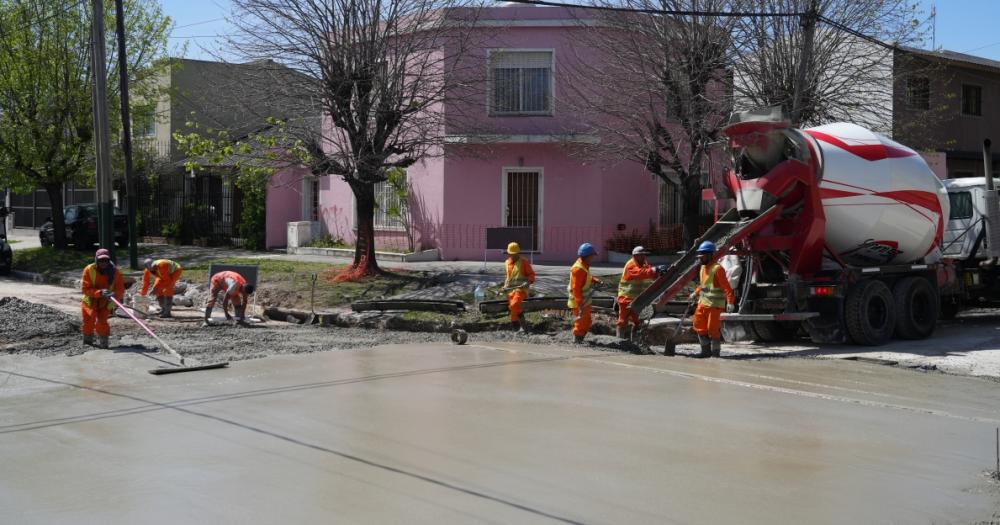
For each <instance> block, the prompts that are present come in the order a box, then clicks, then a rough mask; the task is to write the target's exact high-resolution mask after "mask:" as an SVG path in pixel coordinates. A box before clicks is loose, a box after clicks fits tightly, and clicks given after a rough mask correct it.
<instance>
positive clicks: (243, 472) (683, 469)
mask: <svg viewBox="0 0 1000 525" xmlns="http://www.w3.org/2000/svg"><path fill="white" fill-rule="evenodd" d="M155 366H158V363H156V362H154V361H153V360H152V359H150V358H149V357H146V356H141V355H134V354H115V353H112V352H90V353H87V354H85V355H83V356H79V357H76V358H49V359H32V358H27V359H26V358H18V357H16V356H15V357H3V358H0V457H2V459H3V469H2V470H0V523H102V524H116V523H214V524H223V523H505V524H506V523H610V524H620V523H778V522H785V523H845V522H847V523H851V522H856V523H871V522H895V523H932V522H937V523H941V522H951V523H965V522H975V521H978V520H987V519H990V518H991V517H992V516H994V513H995V512H996V509H1000V506H998V502H1000V499H998V491H997V487H996V486H995V485H992V484H991V483H990V482H989V481H988V480H987V478H986V475H985V474H984V472H985V471H986V470H987V469H988V468H990V467H991V465H993V462H994V446H995V444H994V441H993V436H994V428H995V427H996V426H998V425H1000V393H998V388H997V385H996V384H995V383H991V382H988V381H984V380H980V379H974V378H960V377H952V376H945V375H942V374H924V373H917V372H913V371H906V370H897V369H892V368H888V367H882V366H877V365H870V364H864V363H844V362H828V361H810V360H795V361H769V362H740V361H731V360H708V361H696V360H688V359H683V358H674V359H670V358H662V357H651V356H630V355H614V354H607V353H603V352H587V351H586V350H583V351H581V350H570V349H561V348H553V347H537V346H528V345H490V346H477V345H474V344H473V345H468V346H462V347H458V346H451V345H447V346H446V345H433V344H424V345H411V346H392V347H381V348H377V349H375V350H363V351H349V352H345V351H341V352H327V353H318V354H310V355H304V356H286V357H274V358H267V359H260V360H251V361H242V362H236V363H233V365H232V368H229V369H222V370H213V371H205V372H192V373H185V374H175V375H170V376H163V377H154V376H151V375H149V374H147V373H146V372H145V370H146V369H147V368H151V367H155Z"/></svg>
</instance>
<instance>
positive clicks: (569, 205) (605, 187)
mask: <svg viewBox="0 0 1000 525" xmlns="http://www.w3.org/2000/svg"><path fill="white" fill-rule="evenodd" d="M470 149H472V150H473V151H466V152H463V155H462V156H458V155H453V156H446V160H445V176H444V203H445V205H444V217H443V218H444V220H443V222H442V223H441V224H440V225H439V226H438V230H439V232H440V235H439V237H440V239H441V243H442V257H443V258H445V259H449V260H450V259H473V260H476V259H481V258H483V255H484V254H483V250H484V248H485V229H486V228H491V227H498V226H504V225H505V223H504V209H503V207H502V203H503V200H504V196H503V192H502V187H503V177H504V170H505V168H511V169H523V170H529V169H532V168H537V169H539V170H540V171H541V173H542V182H541V184H542V195H541V227H540V239H539V241H540V245H541V246H540V248H541V251H540V252H539V253H536V254H535V256H534V259H535V260H540V261H570V260H572V259H573V258H574V257H575V256H576V250H577V248H578V247H579V246H580V244H581V243H583V242H590V243H592V244H594V246H596V247H597V248H598V250H599V251H600V252H601V254H600V259H601V260H604V258H605V257H606V253H605V250H604V249H603V246H604V241H606V240H607V239H608V238H609V237H610V236H611V234H612V233H613V232H614V229H615V226H616V225H617V224H625V225H627V227H628V228H629V229H631V228H632V227H636V228H638V229H639V230H640V231H645V229H646V228H647V227H648V225H649V221H650V220H653V219H655V218H656V210H657V208H656V207H657V196H658V193H657V188H658V186H657V185H656V182H655V181H653V180H652V179H651V178H650V177H649V175H648V174H647V173H645V171H644V169H643V168H642V166H640V165H638V164H636V163H632V162H626V161H622V162H619V163H596V162H595V163H586V164H584V163H582V162H581V161H580V160H579V159H577V158H574V157H572V156H570V155H569V154H568V152H567V151H566V150H565V149H564V148H563V147H561V146H559V145H555V144H508V145H502V146H500V145H496V146H492V147H491V148H490V149H489V151H486V150H484V149H479V150H478V151H477V150H476V148H470ZM477 152H478V153H481V154H482V155H478V156H477V155H475V153H477ZM486 153H488V155H487V154H486ZM486 255H487V258H488V259H490V260H499V259H501V258H502V257H503V255H502V254H501V253H500V252H499V251H498V252H496V253H489V254H486Z"/></svg>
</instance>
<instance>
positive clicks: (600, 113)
mask: <svg viewBox="0 0 1000 525" xmlns="http://www.w3.org/2000/svg"><path fill="white" fill-rule="evenodd" d="M731 3H732V2H730V1H729V0H625V1H623V2H617V1H616V2H611V1H607V2H605V0H595V4H594V5H596V6H598V7H602V8H608V7H614V8H626V9H630V10H634V11H635V12H624V11H612V10H600V11H590V12H588V14H587V19H583V18H581V23H585V24H586V25H587V26H588V30H586V31H579V32H578V35H579V36H578V37H577V38H579V45H578V46H577V50H578V52H577V53H576V56H573V57H570V58H569V64H568V69H570V70H571V71H572V75H573V76H574V77H576V78H575V79H574V80H573V81H572V82H571V83H570V84H571V85H572V86H573V87H572V89H573V90H574V91H575V93H574V95H575V96H574V97H572V98H573V99H574V100H573V101H572V102H570V103H571V104H573V105H575V106H576V108H575V109H576V110H577V112H578V114H579V115H580V118H582V119H584V120H585V121H586V123H587V125H588V126H589V127H590V128H591V129H592V130H593V132H594V133H595V134H596V135H598V136H599V137H600V141H599V143H597V144H593V145H590V146H588V147H587V148H586V149H585V153H586V152H589V153H592V154H597V155H601V156H605V157H610V158H626V159H631V160H634V161H637V162H640V163H642V164H643V165H645V166H646V169H648V170H649V172H650V173H652V174H653V175H655V176H657V177H659V178H660V179H662V180H663V181H664V182H665V183H667V184H672V185H675V186H678V187H679V188H680V190H681V192H680V193H681V201H682V206H681V220H682V223H683V228H684V240H685V243H690V242H693V240H694V239H696V238H697V237H698V235H699V232H698V226H699V224H698V221H699V214H700V208H701V200H702V199H701V189H702V186H703V178H704V176H705V175H706V174H707V173H708V170H709V166H710V163H711V161H712V155H711V151H710V150H711V148H712V147H713V143H714V142H716V141H717V139H718V137H719V133H720V131H721V128H722V126H723V125H724V124H725V122H726V117H727V116H728V113H729V111H730V107H731V99H730V90H729V88H728V84H729V73H728V71H729V63H728V59H729V48H730V38H729V37H730V34H731V33H732V31H733V29H734V26H735V24H736V20H735V19H734V18H732V17H718V16H705V15H702V14H699V15H679V14H678V15H670V14H662V13H651V12H652V11H699V12H706V11H724V10H726V9H727V8H728V7H730V5H731ZM642 11H645V12H642ZM564 63H565V61H564Z"/></svg>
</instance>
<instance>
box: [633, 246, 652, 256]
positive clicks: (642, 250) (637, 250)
mask: <svg viewBox="0 0 1000 525" xmlns="http://www.w3.org/2000/svg"><path fill="white" fill-rule="evenodd" d="M632 255H649V250H647V249H645V248H643V247H642V246H636V247H635V248H632Z"/></svg>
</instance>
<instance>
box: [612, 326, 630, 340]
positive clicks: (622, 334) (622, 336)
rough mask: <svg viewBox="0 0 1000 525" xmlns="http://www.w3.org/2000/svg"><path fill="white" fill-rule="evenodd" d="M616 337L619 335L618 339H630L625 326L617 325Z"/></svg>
mask: <svg viewBox="0 0 1000 525" xmlns="http://www.w3.org/2000/svg"><path fill="white" fill-rule="evenodd" d="M615 337H617V338H618V339H628V337H627V336H626V335H625V327H624V326H616V327H615Z"/></svg>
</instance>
